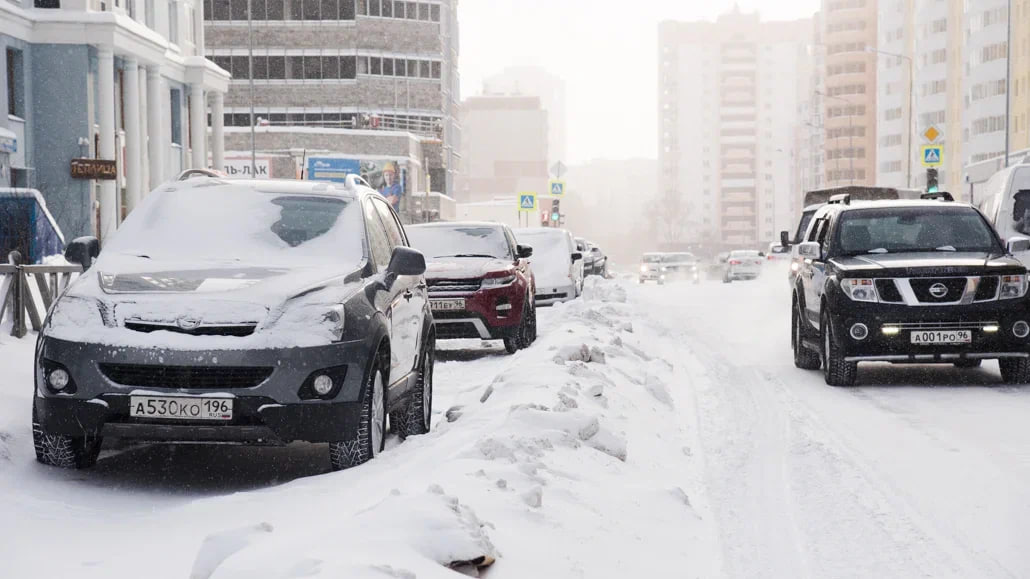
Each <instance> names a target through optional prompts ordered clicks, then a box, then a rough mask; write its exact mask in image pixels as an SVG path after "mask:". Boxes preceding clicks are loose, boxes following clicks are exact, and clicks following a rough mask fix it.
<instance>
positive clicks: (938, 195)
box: [919, 191, 955, 201]
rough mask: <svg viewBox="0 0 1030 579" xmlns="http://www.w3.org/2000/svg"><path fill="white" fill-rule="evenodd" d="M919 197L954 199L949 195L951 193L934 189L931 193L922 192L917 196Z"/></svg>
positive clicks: (938, 199) (939, 199)
mask: <svg viewBox="0 0 1030 579" xmlns="http://www.w3.org/2000/svg"><path fill="white" fill-rule="evenodd" d="M919 198H920V199H929V200H934V199H936V200H937V201H954V200H955V198H954V197H952V196H951V193H948V192H947V191H934V192H933V193H923V194H922V195H920V196H919Z"/></svg>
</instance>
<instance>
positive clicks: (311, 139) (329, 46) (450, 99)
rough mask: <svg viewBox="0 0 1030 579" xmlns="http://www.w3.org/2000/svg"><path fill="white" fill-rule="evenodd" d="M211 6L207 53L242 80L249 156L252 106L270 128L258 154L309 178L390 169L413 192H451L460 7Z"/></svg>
mask: <svg viewBox="0 0 1030 579" xmlns="http://www.w3.org/2000/svg"><path fill="white" fill-rule="evenodd" d="M205 3H206V4H208V5H210V9H209V10H208V11H207V14H206V18H205V19H206V31H207V40H208V51H207V52H208V55H209V57H210V58H211V59H212V60H214V61H215V62H217V63H219V64H220V65H221V66H223V67H225V68H227V69H228V70H230V71H231V72H232V75H233V80H232V83H231V85H230V88H229V94H228V96H227V97H226V103H225V104H226V108H225V124H226V126H227V129H226V131H227V135H228V136H227V139H228V140H229V142H230V147H231V148H232V149H235V150H237V151H249V150H250V148H251V143H250V129H249V126H250V124H251V107H253V111H254V115H255V116H256V117H257V119H256V122H257V123H258V124H260V125H261V126H262V128H263V129H265V130H263V131H261V132H259V134H258V135H257V138H256V140H257V143H256V148H257V149H259V150H260V151H262V152H264V153H269V154H273V153H277V154H287V153H288V154H294V155H295V156H296V159H297V164H298V169H299V170H301V171H303V172H305V173H303V174H306V175H308V176H315V169H317V168H318V167H316V166H315V165H318V166H319V167H323V168H329V169H331V170H327V171H325V172H323V173H322V175H323V177H325V178H332V177H331V175H338V174H342V173H344V172H357V171H358V170H360V171H361V172H362V174H363V175H372V174H374V175H379V174H381V173H386V172H390V171H393V172H395V173H396V174H397V175H398V177H399V178H400V179H401V183H402V184H403V186H404V188H405V190H406V193H408V194H410V193H412V192H414V191H420V190H424V189H425V188H426V187H431V188H432V189H434V190H436V191H441V192H445V193H448V192H450V190H451V188H452V187H453V184H452V177H453V174H454V172H455V171H456V169H457V168H458V166H459V164H460V163H459V161H460V153H459V151H460V140H461V135H460V127H459V125H458V123H457V114H458V113H457V110H458V103H459V101H460V98H459V92H458V85H459V78H458V71H457V66H458V21H457V13H456V7H457V0H433V1H432V2H427V1H417V2H404V1H393V0H206V2H205ZM248 6H250V7H251V10H252V11H253V12H252V13H251V14H248ZM251 56H252V57H253V58H251ZM301 151H304V153H302V152H301ZM312 151H313V152H315V154H316V155H320V156H319V157H316V159H317V160H315V161H312V157H311V155H310V154H308V153H310V152H312ZM302 163H303V166H300V165H301V164H302ZM351 164H353V168H349V167H350V165H351ZM370 171H371V173H370ZM430 177H431V183H430ZM373 185H376V184H375V183H373ZM398 208H399V209H402V210H403V209H404V208H405V203H404V201H403V200H402V201H401V204H400V206H399V207H398Z"/></svg>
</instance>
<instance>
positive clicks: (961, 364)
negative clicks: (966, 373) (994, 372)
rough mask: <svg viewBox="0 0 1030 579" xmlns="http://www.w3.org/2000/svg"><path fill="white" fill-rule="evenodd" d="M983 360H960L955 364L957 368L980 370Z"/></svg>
mask: <svg viewBox="0 0 1030 579" xmlns="http://www.w3.org/2000/svg"><path fill="white" fill-rule="evenodd" d="M981 364H983V360H959V361H958V362H955V367H956V368H979V367H980V365H981Z"/></svg>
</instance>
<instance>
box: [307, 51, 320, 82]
mask: <svg viewBox="0 0 1030 579" xmlns="http://www.w3.org/2000/svg"><path fill="white" fill-rule="evenodd" d="M304 78H306V79H311V80H318V79H320V78H322V59H321V58H319V57H317V56H305V57H304Z"/></svg>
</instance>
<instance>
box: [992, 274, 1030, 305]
mask: <svg viewBox="0 0 1030 579" xmlns="http://www.w3.org/2000/svg"><path fill="white" fill-rule="evenodd" d="M1026 289H1027V285H1026V274H1020V275H1003V276H1001V290H1000V291H999V292H998V299H1000V300H1011V299H1014V298H1021V297H1023V296H1024V295H1026Z"/></svg>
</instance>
